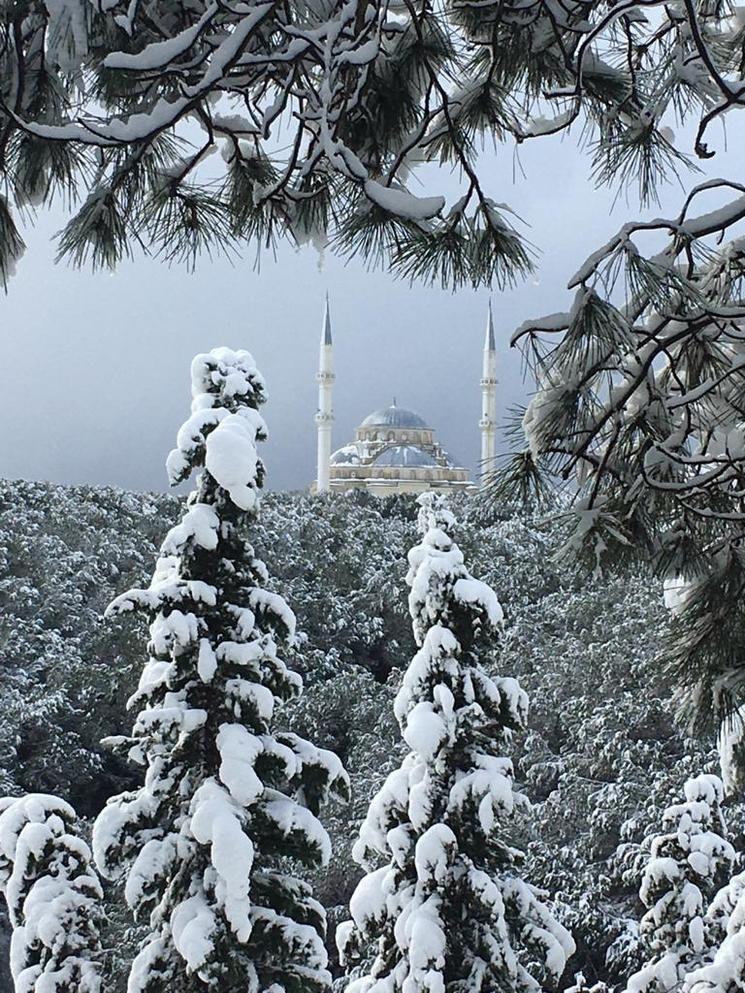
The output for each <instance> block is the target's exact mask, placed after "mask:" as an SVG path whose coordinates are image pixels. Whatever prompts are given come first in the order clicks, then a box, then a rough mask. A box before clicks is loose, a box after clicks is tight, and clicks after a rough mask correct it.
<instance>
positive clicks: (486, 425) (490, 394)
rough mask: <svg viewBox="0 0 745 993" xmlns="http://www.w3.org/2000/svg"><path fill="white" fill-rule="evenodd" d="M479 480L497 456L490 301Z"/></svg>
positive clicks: (482, 399) (482, 400)
mask: <svg viewBox="0 0 745 993" xmlns="http://www.w3.org/2000/svg"><path fill="white" fill-rule="evenodd" d="M479 427H480V428H481V478H482V480H483V478H484V476H485V474H486V473H488V472H489V471H490V469H491V468H492V467H493V464H494V458H495V456H496V454H497V350H496V346H495V344H494V321H493V320H492V312H491V300H490V301H489V314H488V317H487V319H486V336H485V338H484V355H483V360H482V366H481V420H480V421H479Z"/></svg>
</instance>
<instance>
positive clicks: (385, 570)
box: [0, 482, 742, 991]
mask: <svg viewBox="0 0 745 993" xmlns="http://www.w3.org/2000/svg"><path fill="white" fill-rule="evenodd" d="M177 510H178V500H177V499H176V498H174V497H171V496H167V495H161V494H138V493H130V492H124V491H119V490H113V489H100V488H91V487H78V488H66V487H59V486H52V485H47V484H41V483H28V482H0V652H1V654H2V665H3V670H2V671H3V679H2V683H1V684H0V697H1V701H0V792H2V793H12V794H18V793H22V792H25V791H32V790H33V791H43V792H54V793H60V794H62V795H64V796H66V797H67V798H69V799H70V800H71V801H72V802H73V803H74V804H75V805H76V807H77V808H78V810H79V812H80V813H81V814H83V815H84V816H85V817H86V818H91V817H92V816H94V815H95V814H96V813H97V811H98V810H99V809H100V808H101V806H102V805H103V803H104V802H105V800H106V798H107V797H108V796H109V795H110V794H111V793H113V792H114V791H117V790H119V789H121V788H123V787H126V785H127V784H128V783H129V782H135V780H133V779H132V778H131V777H132V772H131V770H129V769H128V768H127V767H125V766H123V765H122V764H121V763H120V762H119V761H117V760H115V759H114V758H112V757H111V756H110V755H109V754H108V753H106V752H105V751H104V750H103V749H102V748H101V746H100V745H99V739H100V738H101V737H103V736H104V735H110V734H116V733H120V732H123V731H124V730H125V729H127V728H128V723H129V718H128V717H127V714H126V710H125V703H126V699H127V697H128V696H129V694H130V693H131V692H132V690H133V688H134V686H135V685H136V682H137V678H138V672H139V669H140V667H141V665H142V662H143V659H144V657H145V645H146V632H145V631H144V630H143V629H142V627H141V625H140V624H139V623H138V622H137V621H136V620H135V621H133V620H131V619H128V618H123V619H122V618H118V619H116V620H111V621H107V620H104V619H103V616H102V615H103V611H104V608H105V607H106V605H107V603H108V602H109V601H110V600H111V599H112V598H113V597H114V595H116V594H117V593H120V592H122V591H123V590H126V589H127V588H129V587H130V586H132V585H137V584H143V583H147V582H148V581H149V576H150V573H151V571H152V565H153V561H154V558H155V556H156V553H157V548H158V545H159V542H160V540H161V539H162V537H163V535H164V534H165V531H166V529H167V528H168V527H169V526H171V525H172V524H173V523H174V521H175V519H176V516H177ZM455 510H456V512H457V514H458V516H459V519H460V530H459V534H458V540H459V543H460V545H461V548H462V549H463V552H464V554H465V556H466V560H467V561H468V563H469V566H470V568H471V571H472V572H473V574H474V575H476V576H479V577H480V578H482V579H484V580H486V581H487V582H489V583H490V584H491V585H492V586H493V587H494V588H495V589H496V591H497V592H498V594H499V597H500V600H501V602H502V604H503V606H504V608H505V613H506V616H507V624H506V630H505V635H504V639H503V644H502V646H501V650H500V652H499V653H498V654H497V655H495V657H494V658H492V659H489V660H486V665H487V668H489V669H492V670H495V671H498V672H500V673H502V674H505V675H506V674H509V675H515V676H517V677H518V678H519V679H520V682H521V683H522V685H523V687H524V688H525V689H526V690H527V691H528V692H529V694H530V698H531V718H530V726H529V730H528V733H527V734H526V735H525V736H523V737H522V738H521V739H520V740H518V741H516V742H515V750H516V757H517V759H518V761H517V769H518V775H519V779H520V780H521V785H522V787H523V789H524V790H525V792H526V793H527V794H528V796H529V798H530V800H531V801H532V804H533V808H532V811H531V812H529V813H525V814H524V815H523V816H522V818H521V820H520V823H519V830H520V832H521V836H522V837H521V840H522V842H523V846H524V847H525V846H527V848H528V859H529V862H530V865H529V867H528V872H529V875H530V877H531V878H532V879H533V880H535V881H536V882H538V883H539V884H540V885H543V886H545V887H546V888H547V889H548V890H550V892H551V894H552V895H553V897H554V898H555V900H556V901H557V905H558V908H559V911H560V914H561V916H562V918H563V919H564V921H565V922H568V923H569V924H570V925H571V927H572V928H573V930H574V933H575V938H576V939H577V944H578V952H577V956H576V957H575V960H573V962H572V963H571V966H570V970H568V973H567V979H571V974H572V973H573V972H574V971H577V970H579V969H580V968H581V969H582V970H583V971H584V972H585V975H586V976H587V978H588V979H590V980H594V979H596V978H603V979H606V980H608V981H610V982H613V981H615V980H616V979H617V978H619V977H620V976H622V975H623V974H627V970H628V968H629V966H630V965H632V964H633V963H634V961H635V959H634V954H635V925H634V921H635V920H638V917H639V907H638V906H637V905H636V895H635V894H636V890H637V888H638V871H634V872H627V870H628V869H629V867H630V866H633V865H634V864H635V858H636V856H637V854H638V848H637V847H636V846H637V845H638V843H639V842H640V841H641V840H642V838H643V837H644V836H645V834H646V833H648V831H649V830H650V828H652V827H655V826H656V821H657V820H658V819H659V815H660V812H661V810H662V808H663V807H664V806H665V805H666V804H667V803H669V802H670V801H671V800H673V799H677V798H678V797H679V795H680V792H681V787H682V783H683V781H684V780H685V779H686V777H687V776H688V775H689V774H691V773H696V772H698V771H701V770H704V769H706V770H709V769H714V768H715V755H714V752H713V750H712V749H711V742H696V741H688V740H686V738H685V737H684V735H683V733H682V732H681V731H680V729H678V728H676V726H675V724H674V722H673V719H672V713H673V708H672V706H671V703H670V700H669V694H668V692H667V689H666V687H665V686H664V684H663V683H662V682H661V681H660V678H659V675H658V673H657V669H656V666H655V663H654V659H655V656H656V653H657V649H658V644H659V639H660V638H661V637H662V636H663V635H664V630H665V624H666V621H667V619H666V616H665V612H664V610H663V608H662V605H661V596H660V590H659V587H658V585H657V583H656V581H654V580H653V579H651V578H650V577H649V576H648V575H647V574H645V573H644V572H643V571H641V570H639V571H635V572H630V573H627V574H625V575H623V576H616V577H612V578H600V577H588V576H587V575H586V574H585V573H583V572H582V571H580V570H579V568H578V567H576V566H574V565H572V564H571V563H567V562H562V561H557V559H556V557H555V555H554V548H555V545H556V540H555V526H554V527H551V526H548V525H546V524H545V523H543V522H540V521H531V520H526V519H506V520H491V521H488V520H484V519H483V515H482V513H481V512H480V511H479V508H478V506H476V505H475V504H473V503H469V502H467V501H466V500H464V501H463V502H462V503H461V504H460V505H458V506H456V507H455ZM414 518H415V507H414V504H413V502H412V500H411V499H410V498H407V499H404V498H391V499H389V500H386V501H382V502H381V501H377V500H375V499H373V498H369V497H367V496H366V495H364V494H350V495H347V496H344V497H334V498H318V497H310V496H308V495H304V494H269V495H268V496H267V497H266V498H265V502H264V505H263V513H262V519H261V524H260V526H259V529H258V533H257V534H255V535H254V536H252V540H253V541H254V543H255V545H256V547H257V551H258V552H259V554H260V555H261V557H262V558H263V559H264V561H265V562H266V564H267V566H268V568H269V572H270V576H271V577H272V582H273V583H274V585H275V587H276V589H278V590H281V591H282V592H283V595H284V596H286V598H287V599H288V601H289V602H290V604H291V605H292V607H293V609H294V611H295V613H296V614H297V618H298V623H299V626H300V628H301V630H302V631H303V633H304V637H303V641H302V644H301V646H300V649H299V650H298V654H297V658H295V659H294V660H293V664H294V666H295V667H296V668H297V669H298V670H299V671H301V672H302V673H303V676H304V679H305V684H306V692H305V695H304V697H303V698H302V699H301V700H300V702H299V703H297V704H295V705H293V706H292V707H291V708H290V709H289V713H288V714H287V717H286V720H287V723H288V724H290V725H291V726H292V728H293V729H294V730H297V731H299V732H300V733H307V734H308V736H309V737H312V738H313V740H315V741H317V742H318V743H319V744H321V745H325V746H328V747H331V748H333V749H334V750H336V751H337V752H338V754H339V755H340V756H341V758H342V760H343V761H344V763H345V765H346V767H347V769H348V771H349V772H350V775H351V778H352V787H353V796H352V801H351V804H350V805H348V806H341V805H339V806H337V807H335V808H333V809H332V811H331V813H330V816H329V817H328V818H327V820H328V823H329V828H330V831H331V834H332V840H333V842H334V850H335V858H334V861H333V862H332V866H331V868H330V869H329V870H328V871H325V872H324V873H323V874H322V876H319V877H318V878H317V879H316V880H315V885H316V887H317V890H318V894H319V896H320V898H321V899H322V901H323V902H324V904H325V905H326V907H327V908H328V909H329V910H330V922H331V924H332V925H333V924H334V923H335V921H336V920H337V919H338V918H339V916H340V914H341V913H342V909H341V908H342V906H343V905H344V904H345V903H346V901H347V900H348V898H349V894H350V891H351V889H352V886H353V884H354V882H355V880H356V878H357V874H358V870H357V869H356V867H355V866H354V865H353V864H352V862H351V858H350V855H349V850H350V847H351V842H352V839H353V837H354V833H355V829H356V827H357V825H358V823H359V821H360V819H361V817H362V814H363V811H364V809H365V808H366V805H367V802H368V800H369V798H370V795H371V793H372V791H373V790H374V789H375V788H376V787H377V786H378V785H379V784H380V782H381V780H382V778H383V777H384V776H385V774H386V773H387V772H388V771H389V770H390V769H391V768H392V767H393V765H394V764H396V763H397V762H398V761H399V759H400V752H401V749H400V744H399V732H398V728H397V726H396V725H395V722H394V719H393V715H392V712H391V706H392V698H393V694H394V692H395V690H396V687H397V684H398V682H399V679H400V675H401V671H402V668H403V667H405V666H406V665H407V663H408V660H409V658H410V657H411V655H412V654H413V651H414V644H413V639H412V636H411V631H410V627H409V618H408V612H407V605H406V587H405V583H404V576H405V573H406V552H407V549H408V548H409V547H410V546H411V545H412V544H413V543H414V541H415V532H414ZM728 817H729V819H730V823H731V824H732V825H733V826H734V828H736V829H738V830H739V824H740V821H741V817H742V811H741V810H740V809H739V808H738V809H732V808H730V810H729V811H728ZM619 845H624V846H626V847H625V848H624V849H623V850H622V852H621V854H620V855H619V854H617V849H618V847H619ZM637 869H638V867H637ZM116 918H117V915H116V914H114V915H113V919H112V922H111V927H112V928H114V929H117V927H118V925H117V920H116ZM125 937H126V938H127V939H128V940H129V939H132V938H133V937H134V935H132V934H128V935H125V936H122V935H111V936H110V942H109V946H110V947H115V946H116V947H119V946H122V947H124V948H126V941H125V940H124V938H125ZM114 938H117V939H118V940H114ZM606 952H608V955H607V959H608V963H607V964H606ZM112 954H114V953H112ZM572 967H573V968H572ZM5 982H6V983H7V982H9V980H7V979H6V980H5ZM2 983H3V980H2V977H0V989H4V988H6V987H4V986H3V985H2ZM113 989H114V987H113V986H112V991H113Z"/></svg>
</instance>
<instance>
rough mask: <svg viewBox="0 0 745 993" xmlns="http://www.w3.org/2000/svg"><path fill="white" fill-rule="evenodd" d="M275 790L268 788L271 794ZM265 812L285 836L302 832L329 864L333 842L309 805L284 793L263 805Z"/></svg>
mask: <svg viewBox="0 0 745 993" xmlns="http://www.w3.org/2000/svg"><path fill="white" fill-rule="evenodd" d="M272 792H273V791H270V790H267V791H266V795H267V796H269V795H270V794H271V793H272ZM263 812H264V813H265V814H266V816H267V817H268V818H269V820H271V821H272V822H273V823H274V824H275V825H276V827H277V829H278V830H279V832H280V833H281V834H283V835H285V836H289V835H292V834H295V833H301V834H303V835H304V836H305V838H306V839H307V840H308V842H309V843H310V844H311V845H312V846H313V847H314V848H315V849H316V851H317V852H318V855H319V859H320V862H321V865H328V863H329V860H330V859H331V842H330V840H329V836H328V834H327V833H326V829H325V828H324V827H323V825H322V824H321V822H320V821H319V820H318V818H317V817H316V816H315V815H314V814H312V813H311V812H310V811H309V810H308V808H307V807H301V806H300V804H299V803H296V802H295V801H294V800H290V799H288V798H287V797H285V796H282V794H276V795H275V798H274V799H271V800H268V801H267V802H266V803H264V805H263Z"/></svg>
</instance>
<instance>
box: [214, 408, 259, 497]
mask: <svg viewBox="0 0 745 993" xmlns="http://www.w3.org/2000/svg"><path fill="white" fill-rule="evenodd" d="M255 438H256V434H255V431H254V430H253V429H252V427H251V425H250V424H249V422H248V421H247V420H246V418H244V417H241V416H240V415H238V414H229V415H228V416H227V417H225V418H223V419H222V420H221V421H220V423H219V424H218V425H217V426H216V427H215V429H214V430H213V431H212V432H211V433H210V434H209V435H208V436H207V441H206V446H205V447H206V455H205V466H206V467H207V470H208V471H209V472H210V473H211V475H212V476H213V477H214V479H215V482H216V483H217V484H218V485H219V486H221V487H222V488H223V489H225V490H227V491H228V493H229V494H230V499H231V500H232V501H233V503H234V504H235V505H236V506H237V507H240V509H241V510H253V509H254V508H255V507H256V505H257V502H258V491H257V486H256V469H257V462H258V456H257V454H256V446H255V444H254V441H255Z"/></svg>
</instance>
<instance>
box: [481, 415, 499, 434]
mask: <svg viewBox="0 0 745 993" xmlns="http://www.w3.org/2000/svg"><path fill="white" fill-rule="evenodd" d="M479 427H480V428H481V430H482V431H493V430H494V428H495V424H494V421H493V420H492V419H491V417H482V418H481V420H480V421H479Z"/></svg>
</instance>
